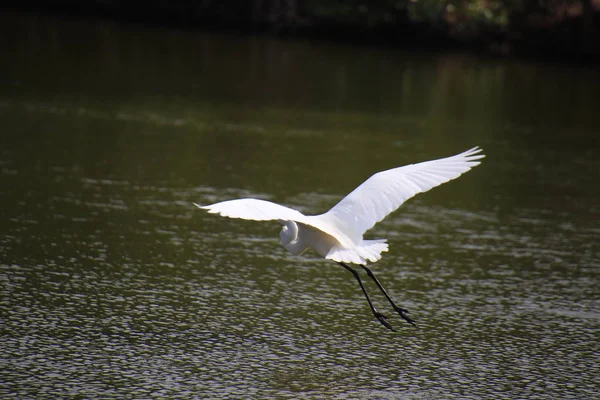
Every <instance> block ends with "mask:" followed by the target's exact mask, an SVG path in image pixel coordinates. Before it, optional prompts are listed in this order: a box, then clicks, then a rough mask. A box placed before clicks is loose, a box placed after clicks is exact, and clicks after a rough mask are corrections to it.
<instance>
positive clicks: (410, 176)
mask: <svg viewBox="0 0 600 400" xmlns="http://www.w3.org/2000/svg"><path fill="white" fill-rule="evenodd" d="M480 152H481V149H480V148H479V147H474V148H472V149H470V150H467V151H465V152H463V153H460V154H457V155H455V156H452V157H447V158H441V159H439V160H432V161H425V162H421V163H418V164H410V165H406V166H404V167H398V168H394V169H390V170H387V171H382V172H378V173H376V174H374V175H373V176H371V177H370V178H369V179H367V180H366V181H364V182H363V183H362V184H361V185H360V186H358V187H357V188H356V189H354V190H353V191H352V192H351V193H350V194H348V195H347V196H346V197H344V198H343V199H342V200H341V201H340V202H339V203H338V204H336V205H335V206H334V207H333V208H332V209H331V210H329V211H328V212H326V213H325V214H322V215H319V216H318V217H320V218H321V219H322V220H323V221H324V222H326V223H327V224H329V225H333V226H335V227H337V229H339V230H340V231H342V232H344V233H345V234H346V235H348V236H349V237H350V238H351V239H352V240H353V241H354V242H359V241H360V240H362V235H363V234H364V233H365V232H366V231H368V230H369V229H371V228H372V227H373V225H375V224H376V223H377V222H379V221H381V220H382V219H383V218H385V216H386V215H388V214H389V213H391V212H392V211H394V210H396V209H397V208H398V207H400V205H401V204H402V203H404V202H405V201H406V200H408V199H409V198H411V197H413V196H414V195H416V194H418V193H423V192H426V191H428V190H429V189H431V188H434V187H436V186H438V185H441V184H442V183H445V182H448V181H450V180H452V179H455V178H458V177H459V176H460V175H461V174H463V173H465V172H467V171H468V170H470V169H471V168H473V167H474V166H476V165H479V161H476V160H479V159H481V158H483V157H485V156H484V155H483V154H479V153H480Z"/></svg>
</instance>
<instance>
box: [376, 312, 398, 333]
mask: <svg viewBox="0 0 600 400" xmlns="http://www.w3.org/2000/svg"><path fill="white" fill-rule="evenodd" d="M373 314H375V317H376V318H377V319H378V320H379V322H381V324H382V325H383V326H385V327H386V328H388V329H389V330H390V331H392V332H395V330H394V328H392V325H390V323H389V322H388V320H387V317H386V316H385V315H383V314H382V313H380V312H379V311H375V312H373Z"/></svg>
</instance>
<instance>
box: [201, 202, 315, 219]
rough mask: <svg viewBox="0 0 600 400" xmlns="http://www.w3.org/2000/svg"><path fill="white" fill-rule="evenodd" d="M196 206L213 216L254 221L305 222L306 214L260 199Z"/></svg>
mask: <svg viewBox="0 0 600 400" xmlns="http://www.w3.org/2000/svg"><path fill="white" fill-rule="evenodd" d="M194 205H195V206H196V207H198V208H202V209H204V210H208V212H209V213H211V214H219V215H222V216H223V217H229V218H241V219H248V220H252V221H273V220H284V221H289V220H292V221H303V220H304V219H305V216H304V214H302V213H301V212H300V211H296V210H294V209H292V208H289V207H285V206H281V205H279V204H276V203H272V202H270V201H266V200H259V199H237V200H227V201H222V202H220V203H215V204H210V205H208V206H201V205H199V204H196V203H194Z"/></svg>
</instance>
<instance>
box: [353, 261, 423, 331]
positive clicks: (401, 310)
mask: <svg viewBox="0 0 600 400" xmlns="http://www.w3.org/2000/svg"><path fill="white" fill-rule="evenodd" d="M361 267H362V268H363V269H364V270H365V271H367V274H368V275H369V277H370V278H371V279H373V281H374V282H375V284H376V285H377V287H378V288H379V290H381V292H382V293H383V295H384V296H385V298H386V299H388V301H389V302H390V304H391V305H392V307H393V308H394V311H396V312H397V313H398V314H400V316H401V317H402V318H403V319H404V320H405V321H406V322H408V323H409V324H411V325H412V326H414V327H415V328H416V327H417V325H416V323H415V321H414V320H413V319H412V318H410V317H409V316H408V315H406V314H408V310H405V309H404V308H401V307H398V306H397V305H396V303H394V300H392V298H391V297H390V295H389V294H388V293H387V292H386V291H385V289H384V288H383V286H381V283H379V280H378V279H377V277H375V274H374V273H373V271H371V270H370V269H369V268H367V267H366V266H364V265H361Z"/></svg>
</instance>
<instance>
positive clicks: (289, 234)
mask: <svg viewBox="0 0 600 400" xmlns="http://www.w3.org/2000/svg"><path fill="white" fill-rule="evenodd" d="M299 233H300V228H299V227H298V224H297V223H296V222H294V221H285V223H284V225H283V228H281V232H280V233H279V238H280V240H279V242H280V243H281V244H282V245H283V247H285V248H286V249H287V251H289V252H290V253H292V254H295V255H298V254H300V253H302V252H303V251H304V250H306V245H305V244H304V241H303V240H302V238H301V237H300V236H301V235H300V234H299Z"/></svg>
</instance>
